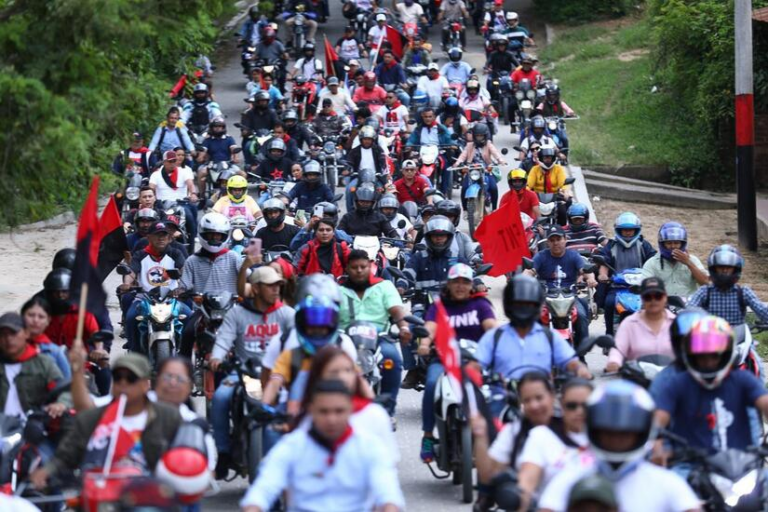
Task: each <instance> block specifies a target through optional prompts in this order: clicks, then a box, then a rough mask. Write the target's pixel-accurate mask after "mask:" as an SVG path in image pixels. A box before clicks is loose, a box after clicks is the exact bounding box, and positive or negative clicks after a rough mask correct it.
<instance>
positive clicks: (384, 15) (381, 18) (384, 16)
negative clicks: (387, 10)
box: [376, 14, 387, 21]
mask: <svg viewBox="0 0 768 512" xmlns="http://www.w3.org/2000/svg"><path fill="white" fill-rule="evenodd" d="M382 20H383V21H387V15H386V14H377V15H376V21H382Z"/></svg>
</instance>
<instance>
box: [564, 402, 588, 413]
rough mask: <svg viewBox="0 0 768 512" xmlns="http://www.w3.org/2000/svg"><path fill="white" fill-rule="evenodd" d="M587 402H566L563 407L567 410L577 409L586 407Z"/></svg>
mask: <svg viewBox="0 0 768 512" xmlns="http://www.w3.org/2000/svg"><path fill="white" fill-rule="evenodd" d="M586 408H587V404H586V402H565V403H564V404H563V409H565V410H566V411H575V410H576V409H586Z"/></svg>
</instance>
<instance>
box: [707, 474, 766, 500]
mask: <svg viewBox="0 0 768 512" xmlns="http://www.w3.org/2000/svg"><path fill="white" fill-rule="evenodd" d="M757 471H758V470H757V469H753V470H752V471H750V472H749V473H747V474H746V475H744V476H743V477H742V478H741V479H739V480H737V481H736V482H734V481H732V480H729V479H728V478H725V477H724V476H721V475H718V474H717V473H713V474H712V475H710V480H711V481H712V485H714V486H715V489H717V492H719V493H720V496H722V497H723V501H725V504H726V505H728V506H729V507H735V506H736V505H737V504H738V503H739V499H740V498H741V497H743V496H747V495H749V494H751V493H752V491H754V490H755V486H756V485H757V476H758V475H757Z"/></svg>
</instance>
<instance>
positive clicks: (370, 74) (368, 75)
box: [363, 71, 376, 82]
mask: <svg viewBox="0 0 768 512" xmlns="http://www.w3.org/2000/svg"><path fill="white" fill-rule="evenodd" d="M363 80H365V81H366V82H370V81H373V82H375V81H376V73H374V72H373V71H366V72H365V74H364V75H363Z"/></svg>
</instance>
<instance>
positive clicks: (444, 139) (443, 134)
mask: <svg viewBox="0 0 768 512" xmlns="http://www.w3.org/2000/svg"><path fill="white" fill-rule="evenodd" d="M422 128H424V123H423V122H421V121H419V124H417V125H416V128H415V129H414V130H413V133H411V135H410V137H408V141H407V142H406V143H405V145H406V146H420V145H421V129H422ZM437 138H438V141H439V143H440V145H441V146H451V145H453V144H454V143H455V142H454V140H453V139H451V132H449V131H448V128H446V127H445V126H444V125H442V124H438V125H437Z"/></svg>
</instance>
